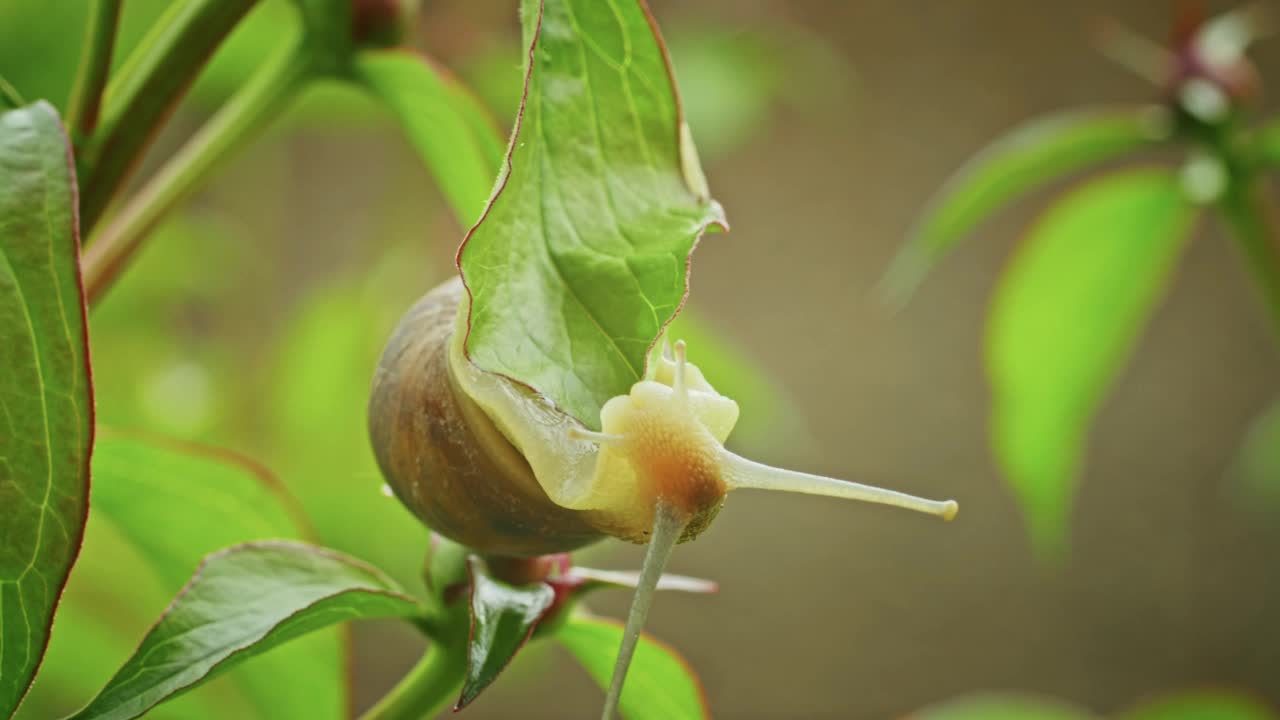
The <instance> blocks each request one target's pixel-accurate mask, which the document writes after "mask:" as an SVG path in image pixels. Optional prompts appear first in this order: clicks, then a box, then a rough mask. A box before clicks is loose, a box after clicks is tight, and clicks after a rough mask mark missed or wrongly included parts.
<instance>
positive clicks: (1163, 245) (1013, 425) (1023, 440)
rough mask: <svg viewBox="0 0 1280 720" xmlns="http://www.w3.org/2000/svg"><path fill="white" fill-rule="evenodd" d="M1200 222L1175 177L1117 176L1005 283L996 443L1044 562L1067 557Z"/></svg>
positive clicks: (1044, 233)
mask: <svg viewBox="0 0 1280 720" xmlns="http://www.w3.org/2000/svg"><path fill="white" fill-rule="evenodd" d="M1196 214H1197V213H1196V208H1195V207H1194V206H1192V205H1191V204H1190V203H1189V202H1187V201H1186V200H1185V199H1184V197H1183V193H1182V189H1181V187H1180V185H1179V183H1178V180H1177V178H1176V177H1175V175H1174V173H1173V172H1172V171H1169V170H1165V169H1147V168H1144V169H1135V170H1129V171H1125V172H1120V173H1116V174H1113V175H1109V176H1106V177H1104V178H1101V179H1099V180H1095V181H1092V182H1090V183H1088V184H1086V185H1083V186H1081V187H1079V188H1076V189H1074V190H1072V191H1071V192H1069V193H1067V194H1066V195H1065V196H1063V197H1062V198H1060V199H1059V200H1058V202H1057V203H1055V204H1054V205H1053V207H1052V208H1050V209H1049V210H1048V211H1047V212H1046V213H1045V214H1044V216H1043V217H1042V218H1040V219H1039V220H1038V221H1037V223H1036V224H1035V225H1034V226H1033V227H1032V228H1031V230H1030V231H1029V233H1028V234H1027V236H1026V237H1025V238H1023V240H1022V246H1021V247H1020V248H1019V250H1018V252H1017V254H1016V255H1015V256H1014V258H1013V260H1012V261H1011V262H1010V264H1009V267H1008V269H1007V270H1006V271H1005V273H1004V276H1003V277H1002V278H1001V280H1000V284H999V287H997V289H996V292H995V298H994V301H993V304H992V308H991V311H990V314H989V317H988V322H987V349H986V354H987V372H988V374H989V376H990V382H991V387H992V403H993V408H992V418H991V435H992V443H993V447H994V449H995V452H996V455H997V458H998V460H999V462H1000V465H1001V466H1002V468H1003V470H1004V473H1005V475H1006V477H1007V478H1008V481H1009V482H1010V484H1011V485H1012V487H1013V490H1014V493H1015V494H1016V495H1017V497H1018V499H1019V500H1020V501H1021V503H1022V508H1023V512H1024V513H1025V514H1026V516H1027V523H1028V526H1029V529H1030V532H1031V536H1032V540H1033V541H1034V543H1035V545H1036V547H1037V549H1038V550H1040V551H1041V552H1044V553H1049V554H1053V553H1057V552H1060V551H1061V550H1062V549H1063V544H1064V542H1065V540H1066V524H1067V518H1068V517H1069V515H1070V506H1071V497H1072V494H1073V491H1074V485H1075V480H1076V475H1077V470H1078V466H1079V462H1080V460H1079V457H1080V455H1081V452H1082V450H1083V444H1084V439H1085V431H1086V429H1087V426H1088V424H1089V420H1090V418H1091V417H1092V415H1093V413H1094V411H1095V410H1096V409H1097V407H1098V405H1099V403H1100V402H1101V400H1102V398H1103V396H1104V394H1105V393H1106V389H1107V386H1108V384H1109V383H1110V381H1111V379H1112V377H1113V376H1114V375H1115V373H1116V371H1117V370H1118V368H1119V367H1120V366H1121V364H1122V363H1123V362H1124V360H1125V358H1126V357H1127V356H1128V354H1129V351H1130V349H1131V348H1132V346H1133V345H1134V343H1135V340H1136V338H1137V336H1138V333H1139V331H1140V330H1141V329H1142V327H1143V324H1144V323H1145V321H1146V319H1147V316H1148V315H1149V314H1150V313H1151V311H1152V309H1153V308H1154V306H1155V305H1156V303H1157V302H1158V300H1159V299H1160V297H1161V295H1162V293H1163V290H1164V288H1165V286H1166V285H1167V284H1168V281H1169V278H1170V275H1171V273H1172V270H1173V267H1174V263H1175V261H1176V260H1177V258H1178V255H1179V252H1180V251H1181V249H1182V247H1183V245H1184V242H1185V240H1186V239H1187V237H1188V235H1189V234H1190V230H1191V227H1192V225H1193V223H1194V220H1195V217H1196Z"/></svg>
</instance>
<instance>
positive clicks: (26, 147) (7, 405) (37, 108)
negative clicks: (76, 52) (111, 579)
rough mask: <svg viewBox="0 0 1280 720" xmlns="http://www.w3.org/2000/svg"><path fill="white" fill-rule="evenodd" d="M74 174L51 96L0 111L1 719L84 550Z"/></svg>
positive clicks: (86, 437) (29, 673) (29, 670)
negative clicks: (32, 103) (24, 106)
mask: <svg viewBox="0 0 1280 720" xmlns="http://www.w3.org/2000/svg"><path fill="white" fill-rule="evenodd" d="M76 207H77V200H76V181H75V175H74V172H73V171H72V167H71V157H70V152H69V149H68V143H67V138H66V135H65V134H64V132H63V129H62V124H61V122H60V121H59V120H58V115H57V113H56V111H54V109H53V108H52V107H51V106H49V105H48V104H46V103H36V104H35V105H31V106H28V107H26V108H22V109H18V110H11V111H8V112H5V113H3V114H0V717H5V718H7V717H9V716H10V715H11V714H12V713H13V711H14V708H16V707H17V706H18V703H19V702H20V701H21V700H22V697H23V695H24V694H26V691H27V688H28V687H30V685H31V680H32V678H33V677H34V676H35V672H36V668H37V667H39V665H40V661H41V658H42V657H43V656H44V651H45V647H46V645H47V644H48V642H49V630H50V624H51V623H52V622H53V615H54V611H55V609H56V607H57V605H58V598H59V596H60V595H61V593H62V588H63V585H64V584H65V583H66V581H67V575H68V573H69V572H70V571H71V565H72V563H74V562H75V558H76V554H77V553H78V552H79V550H80V540H81V537H82V535H83V533H84V522H85V514H86V512H87V510H88V496H89V455H90V452H91V449H92V445H93V393H92V388H91V386H90V379H89V356H88V341H87V337H86V329H85V311H84V295H83V292H82V289H81V286H80V269H79V257H80V247H79V229H78V227H77V216H76Z"/></svg>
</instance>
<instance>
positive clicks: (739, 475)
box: [720, 448, 960, 520]
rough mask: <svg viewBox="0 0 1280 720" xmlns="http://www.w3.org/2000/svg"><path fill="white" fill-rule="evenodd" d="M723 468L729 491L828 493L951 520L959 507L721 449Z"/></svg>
mask: <svg viewBox="0 0 1280 720" xmlns="http://www.w3.org/2000/svg"><path fill="white" fill-rule="evenodd" d="M720 467H721V469H722V470H723V471H724V481H725V484H727V485H728V486H729V489H730V490H738V489H742V488H755V489H757V490H780V491H782V492H793V493H803V494H806V495H825V496H827V497H835V498H842V499H845V500H860V501H862V502H869V503H876V504H878V505H892V506H893V507H899V508H903V509H905V510H915V511H916V512H922V513H926V514H928V515H935V516H937V517H940V518H942V519H943V520H951V519H952V518H954V517H955V516H956V512H958V511H959V510H960V506H959V504H957V503H956V501H955V500H928V499H925V498H922V497H916V496H915V495H908V494H906V493H900V492H898V491H896V490H887V489H885V488H879V487H875V486H872V485H863V484H862V483H856V482H850V481H848V480H837V479H835V478H829V477H823V476H821V475H810V474H809V473H802V472H796V471H795V470H787V469H785V468H777V467H772V466H770V465H765V464H764V463H758V462H756V461H754V460H748V459H746V458H744V457H742V456H740V455H735V454H734V453H731V452H729V451H728V450H724V449H723V448H721V450H720Z"/></svg>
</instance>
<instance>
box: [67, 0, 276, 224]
mask: <svg viewBox="0 0 1280 720" xmlns="http://www.w3.org/2000/svg"><path fill="white" fill-rule="evenodd" d="M256 3H257V0H185V1H184V2H181V3H175V4H173V5H172V6H171V9H170V11H169V12H168V13H166V14H165V16H164V17H163V18H162V19H161V20H160V21H159V22H158V23H157V24H156V26H155V27H154V28H153V30H152V32H151V33H150V34H148V35H147V37H146V38H145V39H143V41H142V42H141V43H140V44H139V45H138V48H137V49H136V50H135V51H134V53H133V55H131V56H130V58H129V60H128V61H127V62H126V63H125V66H124V67H123V68H121V69H120V72H119V73H118V75H117V77H116V79H115V81H114V82H112V83H111V84H110V86H109V87H108V88H107V94H106V100H105V104H104V107H103V111H102V124H101V127H100V129H99V131H98V132H97V133H95V135H94V136H93V138H92V139H91V141H90V142H89V143H87V144H86V146H85V147H84V148H83V149H82V151H81V152H80V153H79V155H78V158H77V165H78V169H79V173H80V225H81V228H82V230H83V231H84V232H88V231H89V230H90V229H92V228H93V226H94V225H95V224H96V223H97V222H98V220H99V219H100V218H101V217H102V215H103V213H104V212H105V211H106V208H107V206H108V205H109V204H110V203H111V201H112V200H113V199H114V198H115V196H116V194H117V193H118V192H120V190H121V188H123V187H124V185H125V182H126V181H127V180H128V178H129V176H130V175H131V174H132V173H133V170H134V169H135V168H136V167H137V164H138V160H139V159H140V158H141V157H142V153H143V151H144V150H145V149H146V147H147V145H149V144H150V142H151V140H152V139H153V138H154V137H155V135H156V133H157V131H158V130H159V129H160V127H161V126H162V125H163V124H164V122H165V120H166V119H167V118H168V117H169V114H170V113H171V112H172V111H173V109H174V107H175V106H177V104H178V101H179V100H181V99H182V96H183V95H184V94H186V91H187V88H189V87H190V86H191V83H192V82H193V81H194V80H195V78H196V76H197V75H198V74H199V73H200V70H201V69H202V68H203V67H204V66H205V63H206V62H208V60H209V58H210V57H211V56H212V55H213V53H214V51H215V50H217V48H218V46H219V45H221V44H222V41H223V40H224V39H225V38H226V37H227V35H228V34H230V32H231V30H232V29H234V28H235V26H236V25H237V24H238V23H239V22H240V20H241V19H242V18H244V16H245V15H246V14H247V13H248V12H249V10H250V9H252V8H253V6H254V5H255V4H256Z"/></svg>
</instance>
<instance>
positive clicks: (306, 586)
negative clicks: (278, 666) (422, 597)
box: [73, 541, 420, 719]
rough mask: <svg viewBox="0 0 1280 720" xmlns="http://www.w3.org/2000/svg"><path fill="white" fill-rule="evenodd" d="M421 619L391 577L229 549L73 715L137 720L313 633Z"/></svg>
mask: <svg viewBox="0 0 1280 720" xmlns="http://www.w3.org/2000/svg"><path fill="white" fill-rule="evenodd" d="M419 612H420V605H419V604H418V603H417V601H416V600H414V599H413V598H411V597H409V596H407V595H404V594H403V593H402V592H400V589H399V588H398V586H396V585H395V583H394V582H392V581H391V580H390V579H389V578H387V577H386V576H384V575H382V574H381V573H380V572H378V571H377V570H375V569H373V568H371V567H369V566H367V565H364V564H363V563H360V562H359V561H356V560H353V559H352V558H350V557H347V556H345V555H341V554H339V553H336V552H333V551H330V550H325V549H323V548H318V547H315V546H312V545H305V544H301V543H291V542H283V541H277V542H260V543H248V544H245V545H239V546H236V547H233V548H229V549H227V550H224V551H221V552H218V553H215V554H213V555H210V556H209V557H208V558H207V559H206V560H205V562H204V563H203V564H202V565H201V566H200V568H199V569H198V570H196V573H195V575H194V576H193V577H192V579H191V581H190V582H189V583H188V584H187V586H186V587H185V588H183V590H182V592H181V593H179V594H178V597H177V598H175V599H174V601H173V603H172V604H171V605H170V606H169V609H168V610H167V611H166V612H165V614H164V615H163V616H162V617H161V618H160V620H159V622H157V623H156V625H155V627H154V628H152V630H151V632H149V633H148V634H147V636H146V638H144V639H143V641H142V644H141V645H140V646H139V647H138V650H137V651H136V652H135V653H134V655H133V657H131V658H130V659H129V660H128V661H126V662H125V664H124V666H123V667H121V668H120V670H119V671H118V672H117V673H116V675H115V676H114V677H113V678H112V679H111V681H110V682H108V683H107V686H106V687H105V688H103V690H102V692H101V693H100V694H99V695H98V696H97V697H95V698H94V699H93V700H92V701H91V702H90V703H89V705H88V706H87V707H85V708H84V709H83V710H81V711H80V712H78V713H76V714H75V715H74V716H73V717H75V718H78V719H87V718H113V719H120V718H134V717H138V716H140V715H142V714H143V713H145V712H147V710H149V709H150V708H152V707H154V706H155V705H156V704H158V703H160V702H163V701H164V700H165V699H166V698H168V697H171V696H173V695H175V694H177V693H180V692H183V691H184V690H188V689H190V688H192V687H194V686H196V685H198V684H200V683H202V682H204V681H205V680H207V679H209V678H211V677H213V676H215V675H217V674H218V673H220V672H223V671H225V670H227V669H229V668H230V667H231V666H232V665H234V664H235V663H238V662H240V661H242V660H245V659H247V658H249V657H252V656H254V655H256V654H258V653H262V652H265V651H267V650H269V649H271V648H273V647H276V646H277V645H281V644H283V643H285V642H288V641H289V640H292V639H293V638H296V637H299V636H302V635H305V634H306V633H308V632H311V631H313V630H317V629H319V628H322V627H326V626H329V625H332V624H334V623H338V622H344V621H347V620H360V619H366V618H387V617H410V616H413V615H416V614H418V613H419Z"/></svg>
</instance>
